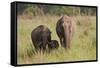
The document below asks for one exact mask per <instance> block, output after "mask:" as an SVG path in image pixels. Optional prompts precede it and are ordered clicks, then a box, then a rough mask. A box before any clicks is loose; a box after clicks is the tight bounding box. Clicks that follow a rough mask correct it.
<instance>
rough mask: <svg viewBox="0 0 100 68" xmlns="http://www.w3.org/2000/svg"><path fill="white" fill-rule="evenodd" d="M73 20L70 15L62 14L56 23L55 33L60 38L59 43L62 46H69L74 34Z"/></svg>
mask: <svg viewBox="0 0 100 68" xmlns="http://www.w3.org/2000/svg"><path fill="white" fill-rule="evenodd" d="M74 25H75V21H74V19H73V18H72V17H71V16H68V15H63V16H62V17H61V18H60V19H59V20H58V21H57V23H56V33H57V35H58V37H59V39H60V44H61V46H63V47H64V48H70V44H71V40H72V37H73V34H74V29H75V28H74Z"/></svg>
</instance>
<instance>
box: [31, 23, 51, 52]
mask: <svg viewBox="0 0 100 68" xmlns="http://www.w3.org/2000/svg"><path fill="white" fill-rule="evenodd" d="M31 39H32V42H33V44H34V47H35V50H36V51H37V50H40V51H41V50H42V51H43V52H44V51H46V47H47V44H48V42H50V41H51V31H50V30H49V29H48V28H47V27H46V26H44V25H40V26H38V27H36V28H35V29H34V30H33V31H32V32H31Z"/></svg>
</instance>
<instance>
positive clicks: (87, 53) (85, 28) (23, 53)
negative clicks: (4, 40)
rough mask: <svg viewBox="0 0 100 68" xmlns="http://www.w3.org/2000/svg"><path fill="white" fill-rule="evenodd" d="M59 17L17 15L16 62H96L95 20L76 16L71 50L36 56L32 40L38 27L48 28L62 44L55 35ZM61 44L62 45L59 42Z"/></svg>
mask: <svg viewBox="0 0 100 68" xmlns="http://www.w3.org/2000/svg"><path fill="white" fill-rule="evenodd" d="M59 18H60V17H59V16H50V15H46V16H33V17H26V16H18V22H17V25H18V26H17V35H18V38H17V41H18V42H17V63H18V64H35V63H51V62H65V61H66V62H70V61H85V60H95V59H96V17H95V16H76V17H75V20H76V29H75V34H74V36H73V39H72V42H71V48H70V49H67V50H64V49H63V48H62V47H61V45H60V47H59V49H57V50H53V51H52V52H51V53H45V54H42V55H41V54H40V53H37V54H35V53H34V45H33V44H32V41H31V31H32V30H33V29H34V28H36V27H37V26H38V25H41V24H42V25H46V26H47V27H48V28H49V29H50V30H51V31H52V34H51V36H52V39H56V40H58V41H59V38H58V36H57V34H56V30H55V27H56V23H57V21H58V19H59ZM59 44H60V43H59Z"/></svg>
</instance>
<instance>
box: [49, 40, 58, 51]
mask: <svg viewBox="0 0 100 68" xmlns="http://www.w3.org/2000/svg"><path fill="white" fill-rule="evenodd" d="M58 47H59V44H58V41H57V40H51V42H49V43H48V48H49V50H53V49H58Z"/></svg>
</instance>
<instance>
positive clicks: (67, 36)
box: [64, 23, 71, 48]
mask: <svg viewBox="0 0 100 68" xmlns="http://www.w3.org/2000/svg"><path fill="white" fill-rule="evenodd" d="M64 35H65V43H64V44H65V47H68V48H70V41H71V36H70V28H69V25H66V23H65V24H64Z"/></svg>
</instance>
